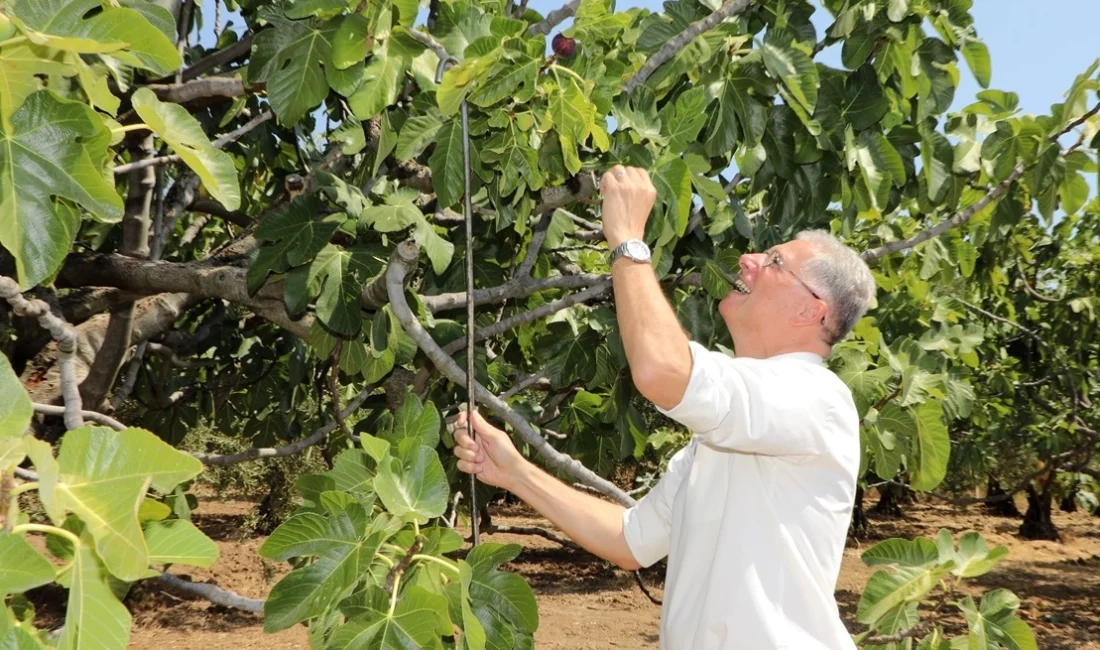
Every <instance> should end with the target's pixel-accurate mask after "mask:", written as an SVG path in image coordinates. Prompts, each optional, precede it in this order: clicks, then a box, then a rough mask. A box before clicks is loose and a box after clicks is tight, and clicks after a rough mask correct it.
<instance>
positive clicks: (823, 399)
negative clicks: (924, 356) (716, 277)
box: [623, 342, 860, 650]
mask: <svg viewBox="0 0 1100 650" xmlns="http://www.w3.org/2000/svg"><path fill="white" fill-rule="evenodd" d="M690 347H691V355H692V358H693V360H694V364H693V367H692V370H691V379H690V381H689V383H688V386H687V391H686V392H685V394H684V397H683V399H682V400H681V402H680V403H679V404H678V405H676V406H675V407H674V408H672V409H671V410H668V411H666V410H664V409H659V410H660V411H661V412H662V413H665V414H666V415H668V416H669V417H671V418H672V419H674V420H676V421H678V422H680V423H681V424H683V425H684V426H686V427H687V428H688V429H690V430H691V431H693V432H694V433H695V434H696V436H695V437H694V438H693V439H692V441H691V443H690V444H688V445H687V446H686V447H685V448H684V449H682V450H680V451H679V452H677V453H676V455H675V456H673V458H672V459H671V461H670V462H669V465H668V469H667V471H666V472H665V474H664V476H662V477H661V480H660V481H659V482H658V483H657V485H656V486H654V488H653V489H652V490H650V492H649V493H648V494H646V496H645V497H644V498H643V499H642V500H641V501H639V502H638V503H637V505H635V506H634V507H633V508H629V509H627V511H626V513H625V514H624V515H623V528H624V531H625V536H626V541H627V544H628V546H629V547H630V550H631V552H632V553H633V554H634V557H635V559H637V561H638V563H639V564H641V565H642V566H650V565H652V564H653V563H654V562H657V561H658V560H660V559H661V558H662V557H665V556H666V555H667V556H668V558H669V559H668V570H667V574H666V577H665V592H664V606H663V607H662V608H661V648H662V649H663V650H734V649H737V650H778V649H784V650H853V649H854V648H855V647H856V646H855V644H854V643H853V642H852V639H851V636H850V635H849V634H848V632H847V630H846V629H845V628H844V625H843V623H841V620H840V615H839V612H838V611H837V605H836V599H835V597H834V595H833V592H834V589H835V588H836V581H837V575H838V574H839V572H840V563H841V558H842V556H843V553H844V542H845V538H846V536H847V531H848V522H849V519H850V517H851V512H852V503H853V501H854V498H855V489H856V473H857V472H858V470H859V453H860V448H859V416H858V414H857V411H856V407H855V403H854V402H853V400H852V395H851V391H850V390H849V389H848V387H847V386H846V385H845V384H844V382H842V381H841V380H840V378H839V377H837V376H836V375H835V374H834V373H833V372H831V371H830V370H829V369H828V368H826V367H825V366H824V364H823V360H822V358H821V357H820V356H818V355H815V354H812V353H808V352H796V353H791V354H783V355H779V356H775V357H771V358H768V359H747V358H738V359H734V358H731V357H729V356H727V355H725V354H722V353H720V352H711V351H708V350H707V349H706V348H704V347H703V346H701V345H699V344H698V343H695V342H692V343H691V344H690Z"/></svg>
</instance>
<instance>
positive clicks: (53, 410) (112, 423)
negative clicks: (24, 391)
mask: <svg viewBox="0 0 1100 650" xmlns="http://www.w3.org/2000/svg"><path fill="white" fill-rule="evenodd" d="M34 412H35V413H42V414H43V415H64V414H65V408H64V407H61V406H54V405H53V404H38V403H35V404H34ZM80 415H81V416H83V417H84V419H85V420H91V421H92V422H96V423H98V424H102V425H103V426H107V427H111V428H112V429H114V430H115V431H122V430H123V429H125V428H126V425H125V424H123V423H121V422H119V421H118V420H116V419H114V418H113V417H111V416H109V415H104V414H103V413H100V412H99V411H81V412H80Z"/></svg>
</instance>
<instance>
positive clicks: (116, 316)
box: [80, 135, 156, 411]
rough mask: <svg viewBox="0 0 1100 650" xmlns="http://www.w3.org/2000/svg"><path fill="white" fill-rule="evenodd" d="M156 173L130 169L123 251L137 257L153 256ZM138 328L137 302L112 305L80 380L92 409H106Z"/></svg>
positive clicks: (142, 153)
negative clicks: (104, 330)
mask: <svg viewBox="0 0 1100 650" xmlns="http://www.w3.org/2000/svg"><path fill="white" fill-rule="evenodd" d="M130 152H131V158H132V159H134V160H142V159H145V158H148V157H150V156H151V155H152V154H153V136H151V135H150V136H147V137H146V138H145V139H144V140H142V141H141V142H140V143H135V144H134V145H132V146H131V147H130ZM155 185H156V174H155V171H154V169H153V168H152V167H146V168H144V169H137V170H134V171H132V172H130V188H129V191H128V193H127V196H126V211H125V213H124V215H123V217H122V245H121V246H120V248H119V252H121V253H122V254H123V255H127V256H130V257H136V258H144V257H148V256H149V222H150V209H151V208H152V205H153V187H154V186H155ZM133 330H134V303H132V302H131V303H123V304H120V305H117V306H115V307H113V308H112V309H111V315H110V319H109V320H108V322H107V333H106V335H105V336H104V338H103V345H101V346H100V348H99V350H98V352H96V356H95V360H94V361H93V362H92V366H91V368H89V369H88V374H87V376H86V377H85V378H84V380H83V381H82V382H81V383H80V394H81V397H83V399H84V406H85V407H87V408H88V410H90V411H99V410H102V406H103V403H104V400H105V399H106V397H107V393H108V392H109V391H110V390H111V386H112V385H114V383H115V379H116V378H117V377H118V371H119V369H120V368H122V362H123V359H124V358H125V357H126V353H127V351H128V350H129V349H130V339H131V336H132V334H133Z"/></svg>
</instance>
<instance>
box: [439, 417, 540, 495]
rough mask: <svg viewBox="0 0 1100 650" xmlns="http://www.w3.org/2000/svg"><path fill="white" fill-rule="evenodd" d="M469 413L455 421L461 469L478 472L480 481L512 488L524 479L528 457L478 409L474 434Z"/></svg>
mask: <svg viewBox="0 0 1100 650" xmlns="http://www.w3.org/2000/svg"><path fill="white" fill-rule="evenodd" d="M468 418H469V413H467V412H466V411H462V412H461V413H459V414H458V419H457V420H456V421H455V449H454V452H455V456H457V457H458V469H460V470H462V471H463V472H466V473H467V474H476V475H477V478H478V480H479V481H481V482H482V483H488V484H489V485H495V486H497V487H502V488H504V489H506V490H511V489H512V486H514V485H515V483H516V481H518V480H519V479H520V478H522V473H523V471H524V469H525V467H526V466H527V459H525V458H524V457H523V455H522V454H520V453H519V451H518V450H517V449H516V446H515V445H514V444H512V439H511V438H509V437H508V434H507V433H504V432H503V431H501V430H500V429H498V428H496V427H494V426H493V425H491V424H489V423H488V422H486V421H485V418H483V417H481V414H480V413H478V412H476V411H475V412H474V417H473V421H474V433H475V434H476V436H477V437H476V439H473V438H471V437H470V434H469V431H468V429H467V425H468Z"/></svg>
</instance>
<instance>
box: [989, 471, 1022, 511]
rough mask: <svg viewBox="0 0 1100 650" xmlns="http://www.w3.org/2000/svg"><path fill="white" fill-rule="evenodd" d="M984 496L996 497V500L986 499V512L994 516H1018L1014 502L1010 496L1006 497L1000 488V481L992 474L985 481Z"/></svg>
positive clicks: (1017, 509)
mask: <svg viewBox="0 0 1100 650" xmlns="http://www.w3.org/2000/svg"><path fill="white" fill-rule="evenodd" d="M985 496H986V498H987V499H988V498H991V497H997V498H998V500H997V501H986V502H985V511H986V513H988V514H990V515H993V516H994V517H1014V518H1018V517H1021V516H1022V515H1021V514H1020V509H1019V508H1017V507H1016V502H1015V501H1014V500H1012V498H1010V497H1009V498H1002V497H1007V496H1008V495H1006V494H1005V491H1004V490H1003V489H1002V488H1001V483H1000V481H998V480H997V479H995V478H993V477H992V476H990V477H989V481H988V482H987V483H986V488H985Z"/></svg>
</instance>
